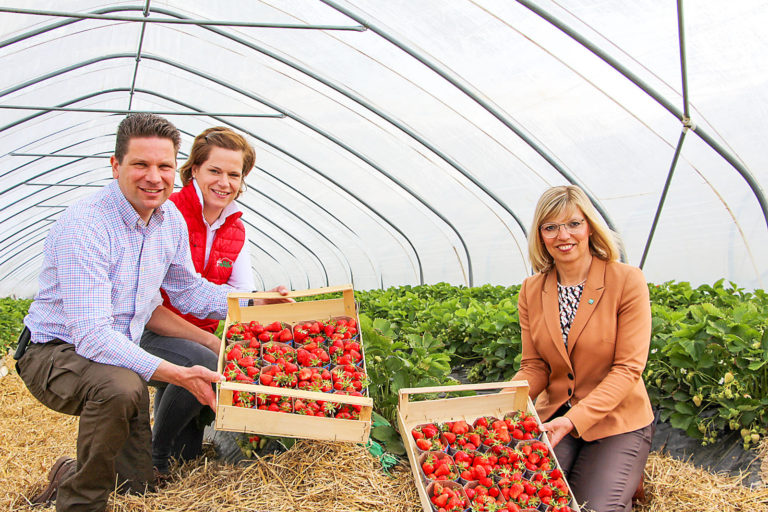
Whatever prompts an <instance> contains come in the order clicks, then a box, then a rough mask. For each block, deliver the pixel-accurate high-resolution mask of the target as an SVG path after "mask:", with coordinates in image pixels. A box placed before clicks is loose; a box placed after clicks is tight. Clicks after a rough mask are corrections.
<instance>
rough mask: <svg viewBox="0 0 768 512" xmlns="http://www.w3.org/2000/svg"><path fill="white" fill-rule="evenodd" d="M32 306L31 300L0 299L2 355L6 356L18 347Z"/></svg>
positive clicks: (0, 342)
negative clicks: (18, 341) (25, 319)
mask: <svg viewBox="0 0 768 512" xmlns="http://www.w3.org/2000/svg"><path fill="white" fill-rule="evenodd" d="M30 304H32V301H31V300H30V299H13V298H10V297H4V298H2V299H0V353H2V354H5V353H6V352H7V351H8V350H9V349H11V348H15V347H16V342H17V340H18V339H19V334H21V330H22V329H23V328H24V324H23V320H24V317H25V316H26V315H27V311H28V310H29V305H30Z"/></svg>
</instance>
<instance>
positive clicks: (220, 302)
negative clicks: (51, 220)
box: [17, 114, 287, 511]
mask: <svg viewBox="0 0 768 512" xmlns="http://www.w3.org/2000/svg"><path fill="white" fill-rule="evenodd" d="M179 144H180V135H179V132H178V130H177V129H176V128H175V127H174V126H173V125H172V124H171V123H170V122H168V121H167V120H165V119H163V118H161V117H158V116H155V115H151V114H133V115H129V116H128V117H126V118H125V119H124V120H123V121H122V122H121V123H120V126H119V127H118V131H117V140H116V144H115V154H114V155H113V156H112V157H111V159H110V163H111V166H112V176H113V177H114V178H115V180H114V181H112V182H111V183H110V184H109V185H107V186H105V187H104V188H103V189H101V190H99V191H98V192H97V193H95V194H94V195H92V196H90V197H88V198H86V199H84V200H83V201H80V202H78V203H77V204H75V205H73V206H71V207H70V208H68V209H67V210H66V211H65V212H64V213H63V214H62V215H61V217H60V218H59V220H58V221H57V222H56V224H55V225H54V226H53V227H52V229H51V231H50V232H49V234H48V237H47V239H46V242H45V248H44V260H43V268H42V271H41V274H40V280H39V284H40V286H39V291H38V293H37V295H36V297H35V300H34V302H33V303H32V305H31V306H30V309H29V314H28V315H27V317H26V318H25V319H24V323H25V327H26V329H25V331H26V330H28V331H29V334H30V338H31V339H30V341H31V343H30V344H29V347H28V348H27V349H26V353H24V352H23V351H20V353H21V356H20V357H19V360H18V362H17V369H18V372H19V375H20V376H21V378H22V379H23V380H24V382H25V384H26V385H27V387H28V388H29V390H30V392H31V393H32V394H33V395H34V396H35V397H36V398H37V399H38V400H40V401H41V402H42V403H43V404H45V405H46V406H48V407H50V408H51V409H54V410H56V411H59V412H62V413H65V414H74V415H79V416H80V427H79V433H78V438H77V461H76V462H74V461H72V460H71V459H67V458H64V457H62V458H61V459H59V460H58V461H57V462H56V464H55V465H54V467H53V468H52V470H51V472H50V474H49V478H50V480H51V482H50V485H49V486H48V488H47V489H45V490H44V491H43V493H42V494H41V495H40V496H38V497H37V501H41V502H45V501H48V500H50V499H52V498H54V497H56V501H57V503H56V509H57V510H59V511H63V510H67V511H86V510H87V511H101V510H104V509H105V508H106V505H107V500H108V498H109V494H110V491H112V490H113V489H114V488H115V485H116V484H117V485H118V486H121V487H122V488H125V489H129V490H133V491H137V492H141V491H143V490H144V489H145V487H146V485H147V483H150V484H151V483H152V482H153V481H154V471H155V469H153V460H156V461H160V462H161V463H162V461H163V460H165V461H166V464H167V459H168V456H169V454H171V453H173V454H183V453H185V451H184V450H186V449H188V448H189V447H190V445H191V444H194V443H195V442H198V440H197V437H198V435H199V438H200V440H202V434H201V428H202V426H200V425H196V424H195V423H196V422H195V420H196V418H197V416H198V415H199V413H200V410H201V409H202V408H203V407H205V406H208V407H211V408H213V409H215V406H216V403H215V402H216V398H215V394H214V391H213V389H212V384H213V383H215V382H217V381H219V380H221V378H222V376H221V375H220V374H218V373H217V372H215V371H213V369H215V365H216V356H215V354H214V351H217V350H218V340H215V339H213V338H212V335H210V334H209V333H204V332H203V331H201V330H199V329H197V328H195V327H194V326H192V325H191V324H189V323H186V322H183V321H182V322H177V321H176V320H175V319H174V318H173V317H174V316H175V315H173V314H172V313H170V312H169V311H168V310H166V309H165V308H162V307H160V308H158V306H159V305H160V303H161V298H160V292H159V290H160V288H161V287H162V288H163V289H165V290H166V291H167V292H168V295H169V296H170V298H171V301H172V302H173V304H174V305H175V306H176V307H177V308H178V309H179V310H181V311H183V312H185V313H187V312H188V313H192V314H194V315H196V316H200V317H211V318H224V317H225V316H226V312H227V301H226V295H227V292H228V291H231V288H229V287H227V286H226V285H221V286H217V285H213V284H211V283H209V282H208V281H206V280H205V279H202V278H201V277H200V276H199V275H198V274H195V273H194V267H193V265H192V261H191V257H190V250H189V241H188V236H187V231H186V224H185V222H184V219H183V218H182V216H181V214H180V213H179V212H178V210H177V209H176V208H175V207H174V206H173V205H170V203H169V204H164V203H165V201H166V199H168V196H169V195H170V194H171V192H172V191H173V183H174V178H175V171H176V154H177V152H178V149H179ZM281 288H282V287H281ZM280 291H281V292H282V293H283V294H285V293H287V292H286V291H285V289H284V288H282V289H281V290H280ZM278 300H279V299H278ZM145 329H147V330H149V331H151V332H152V333H154V335H153V336H151V337H150V338H151V339H152V343H150V344H148V346H147V347H146V350H145V349H144V348H142V346H141V345H140V341H141V340H142V335H143V334H144V333H145ZM157 335H160V336H157ZM163 337H166V338H165V339H167V340H170V341H169V342H168V343H167V344H164V343H163ZM189 340H192V341H189ZM180 342H184V343H186V345H184V344H180ZM166 345H167V346H166ZM190 347H192V348H190ZM205 347H207V348H205ZM193 348H197V349H199V350H196V351H195V350H193ZM22 350H23V349H22ZM185 351H187V352H189V353H184V352H185ZM206 366H207V367H206ZM148 382H151V383H152V384H153V385H154V384H161V385H162V384H167V388H166V390H165V392H164V393H163V395H164V397H165V396H167V395H169V393H171V390H173V392H172V393H171V394H172V395H173V396H175V397H176V398H178V400H168V401H167V402H168V403H166V404H165V405H164V406H163V407H161V409H160V410H159V411H158V412H159V414H160V416H159V417H156V418H155V421H156V423H157V422H158V421H160V422H161V423H163V422H166V423H167V422H168V421H170V423H171V426H170V427H168V428H166V429H165V431H164V433H163V436H164V437H163V439H155V440H153V439H152V433H151V431H150V425H149V393H148V389H147V383H148ZM164 402H165V399H164ZM154 445H157V446H154ZM198 448H199V447H198ZM193 451H194V450H193ZM156 452H157V453H156ZM153 457H154V459H153ZM156 469H157V470H160V471H161V472H162V471H167V466H166V467H164V468H162V467H161V468H156Z"/></svg>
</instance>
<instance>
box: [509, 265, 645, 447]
mask: <svg viewBox="0 0 768 512" xmlns="http://www.w3.org/2000/svg"><path fill="white" fill-rule="evenodd" d="M518 308H519V314H520V327H521V329H522V339H523V359H522V363H521V366H520V371H519V372H518V373H517V374H516V375H515V376H514V377H513V380H522V379H525V380H527V381H528V384H529V386H530V393H529V394H530V396H531V398H536V397H538V400H537V401H536V410H537V412H538V413H539V417H540V418H541V419H542V421H545V420H547V419H549V417H550V416H552V415H553V414H554V413H555V411H557V409H558V408H560V406H561V405H563V404H564V403H565V402H566V401H568V399H570V400H571V404H572V406H573V407H572V408H571V410H570V411H568V413H567V414H566V417H568V418H569V419H570V420H571V421H572V422H573V424H574V426H575V427H576V428H575V430H574V431H573V432H572V435H574V436H576V437H579V436H581V437H582V438H583V439H584V440H586V441H593V440H595V439H601V438H604V437H607V436H611V435H615V434H623V433H625V432H631V431H632V430H636V429H639V428H642V427H645V426H646V425H648V424H649V423H651V421H652V420H653V411H652V410H651V403H650V401H649V400H648V393H647V392H646V390H645V384H644V383H643V380H642V372H643V369H644V368H645V363H646V361H647V359H648V350H649V347H650V340H651V305H650V299H649V296H648V285H647V283H646V281H645V277H643V273H642V271H641V270H640V269H639V268H636V267H632V266H629V265H625V264H623V263H618V262H606V261H604V260H601V259H598V258H597V257H595V258H593V259H592V265H591V266H590V269H589V275H588V277H587V281H586V282H585V283H584V292H583V293H582V296H581V300H580V302H579V308H578V310H577V311H576V316H575V317H574V318H573V322H572V324H571V330H570V333H569V334H568V350H567V352H566V348H565V344H564V343H563V334H562V330H561V329H560V318H559V306H558V300H557V273H556V272H555V270H554V269H553V270H551V271H549V272H547V273H541V274H537V275H534V276H532V277H529V278H528V279H526V280H525V281H524V282H523V286H522V288H521V289H520V298H519V301H518Z"/></svg>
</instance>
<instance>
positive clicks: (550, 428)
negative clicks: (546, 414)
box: [541, 416, 574, 448]
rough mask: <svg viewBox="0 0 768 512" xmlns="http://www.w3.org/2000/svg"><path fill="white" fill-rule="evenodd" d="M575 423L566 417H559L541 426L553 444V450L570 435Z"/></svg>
mask: <svg viewBox="0 0 768 512" xmlns="http://www.w3.org/2000/svg"><path fill="white" fill-rule="evenodd" d="M573 428H574V427H573V422H572V421H571V420H569V419H568V418H566V417H565V416H558V417H557V418H555V419H553V420H552V421H548V422H546V423H542V424H541V430H543V431H544V432H546V433H547V437H549V442H550V443H551V444H552V448H554V447H555V446H557V443H559V442H560V440H561V439H562V438H564V437H565V436H566V435H568V433H569V432H570V431H571V430H573Z"/></svg>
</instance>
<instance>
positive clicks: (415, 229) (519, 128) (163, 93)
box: [0, 0, 768, 297]
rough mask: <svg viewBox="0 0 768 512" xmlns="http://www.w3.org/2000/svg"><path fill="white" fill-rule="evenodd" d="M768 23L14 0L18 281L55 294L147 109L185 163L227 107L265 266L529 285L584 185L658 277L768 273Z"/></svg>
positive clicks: (5, 83) (3, 256)
mask: <svg viewBox="0 0 768 512" xmlns="http://www.w3.org/2000/svg"><path fill="white" fill-rule="evenodd" d="M766 26H768V8H767V7H766V4H765V2H764V1H762V0H740V1H739V2H727V3H724V2H722V1H716V0H696V1H683V0H680V1H678V2H673V1H671V0H638V1H634V2H608V3H606V2H602V1H597V0H581V1H576V0H573V1H568V2H563V1H528V0H519V1H512V0H495V1H494V0H418V1H414V0H387V1H381V0H361V1H343V0H272V1H257V0H248V1H240V0H228V1H214V2H212V1H210V0H208V1H197V0H183V1H181V0H179V1H159V0H144V1H141V2H134V3H131V2H108V1H80V0H56V1H53V0H50V1H41V0H38V1H35V2H29V1H22V0H10V1H8V0H5V1H2V2H0V70H2V72H1V73H0V296H8V295H13V296H18V297H28V296H31V295H32V294H33V293H34V292H35V290H36V287H37V275H38V273H39V271H40V265H41V262H42V247H43V241H44V239H45V236H46V234H47V232H48V229H49V228H50V226H51V223H53V222H54V221H55V220H56V218H57V217H58V215H59V214H60V213H61V211H62V210H63V209H64V208H66V207H67V206H68V205H71V204H72V203H74V202H75V201H77V200H78V199H80V198H82V197H84V196H86V195H88V194H91V193H93V192H94V191H95V190H96V188H97V187H101V186H103V185H104V184H106V183H108V182H109V181H110V180H111V179H112V174H111V169H110V167H109V156H110V155H111V154H112V152H113V150H114V135H115V130H116V127H117V124H118V123H119V122H120V120H121V119H122V117H123V116H124V115H125V114H126V113H127V112H129V111H152V112H157V113H160V114H162V115H164V116H166V117H168V118H169V119H170V120H171V121H172V122H173V123H174V124H175V125H176V126H177V127H178V128H179V129H180V130H181V132H182V146H181V151H180V155H179V162H180V163H181V162H183V160H184V159H185V157H186V154H187V152H188V151H189V148H190V147H191V143H192V140H193V138H194V136H195V135H196V134H198V133H200V132H201V131H202V130H203V129H205V128H207V127H210V126H216V125H225V126H229V127H231V128H233V129H235V130H237V131H239V132H241V133H243V134H245V135H246V136H247V138H248V139H249V141H250V142H251V143H252V144H253V145H254V147H255V148H256V155H257V156H256V166H255V168H254V170H253V171H252V172H251V174H250V175H249V176H248V178H247V185H248V190H247V192H246V193H245V194H244V195H242V196H241V197H240V199H238V202H239V204H240V207H241V209H242V210H243V211H244V214H243V217H242V218H243V220H244V222H245V224H246V230H247V234H248V242H249V244H250V249H251V256H252V262H251V264H252V267H253V271H254V274H255V275H256V282H257V285H258V286H260V287H264V288H271V287H273V286H275V285H278V284H285V285H287V286H289V287H290V288H294V289H300V288H311V287H319V286H326V285H336V284H343V283H347V282H352V283H354V285H355V287H356V288H358V289H371V288H380V287H388V286H393V285H402V284H420V283H436V282H440V281H445V282H449V283H453V284H463V285H468V286H471V285H480V284H484V283H492V284H502V285H507V284H515V283H520V282H521V281H522V280H523V279H524V278H525V277H526V276H528V275H530V273H531V269H530V264H529V261H528V255H527V245H526V236H527V232H528V231H529V230H530V224H531V221H532V216H533V210H534V206H535V203H536V201H537V199H538V197H539V195H540V194H541V193H542V192H543V191H544V190H545V189H546V188H547V187H550V186H553V185H561V184H568V183H574V184H577V185H580V186H582V187H583V188H584V189H585V190H586V191H587V193H588V195H589V196H590V199H591V200H592V201H593V202H594V203H595V205H596V206H597V207H598V210H599V211H600V213H601V215H603V216H604V218H605V220H606V221H607V222H608V224H609V225H610V226H611V227H612V228H613V229H614V230H615V231H617V232H618V233H619V234H620V235H621V237H622V239H623V241H624V259H625V261H627V262H629V263H631V264H633V265H637V266H642V268H643V270H644V272H645V275H646V278H647V279H648V280H649V281H651V282H662V281H666V280H672V279H674V280H680V281H682V280H686V281H691V282H692V283H696V284H700V283H712V282H714V281H716V280H718V279H720V278H725V279H726V280H730V281H733V282H735V283H736V284H738V285H739V286H742V287H745V288H764V287H765V285H766V282H768V264H767V263H766V262H767V261H768V208H767V207H766V198H765V195H764V187H765V185H766V183H768V151H766V144H768V137H767V136H768V130H767V129H766V128H767V126H768V121H767V120H768V35H766V30H765V27H766ZM177 185H180V181H179V180H177ZM662 199H663V201H662ZM662 203H663V206H660V205H662Z"/></svg>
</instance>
